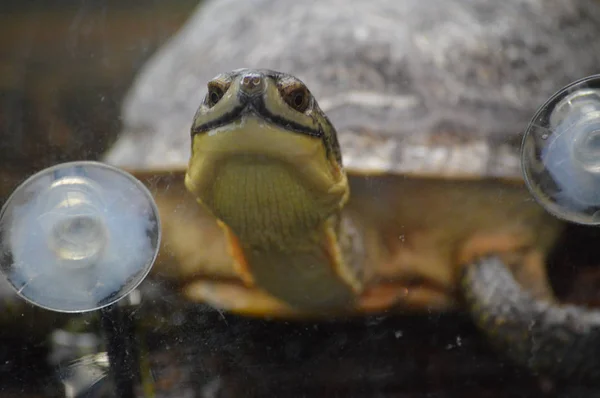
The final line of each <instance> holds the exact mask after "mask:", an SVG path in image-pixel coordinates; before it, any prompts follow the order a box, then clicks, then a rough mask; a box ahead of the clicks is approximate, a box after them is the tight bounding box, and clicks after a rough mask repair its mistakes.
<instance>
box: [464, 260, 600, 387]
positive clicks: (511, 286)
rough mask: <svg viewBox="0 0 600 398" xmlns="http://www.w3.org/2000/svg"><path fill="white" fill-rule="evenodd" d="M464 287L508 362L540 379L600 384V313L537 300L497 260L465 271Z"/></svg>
mask: <svg viewBox="0 0 600 398" xmlns="http://www.w3.org/2000/svg"><path fill="white" fill-rule="evenodd" d="M461 286H462V290H463V294H464V298H465V301H466V305H467V308H468V311H469V312H470V313H471V315H472V316H473V318H474V320H475V322H476V323H477V325H478V326H479V328H481V329H482V330H483V332H484V333H486V334H487V336H488V338H489V339H490V341H491V342H492V344H494V345H495V346H496V347H497V348H499V349H500V350H501V351H502V352H504V353H505V354H507V355H508V356H509V357H510V358H512V359H513V360H515V361H516V362H518V363H519V364H521V365H523V366H525V367H527V368H529V369H531V370H532V371H533V372H535V373H537V374H539V375H543V376H551V377H553V378H556V379H561V380H568V381H569V382H571V383H572V382H574V381H575V382H578V383H583V384H586V383H589V384H598V383H600V356H599V355H597V354H598V352H599V348H600V311H593V310H588V309H584V308H580V307H577V306H571V305H560V304H556V303H552V302H550V301H546V300H543V299H538V298H535V297H534V295H532V294H531V292H529V291H526V290H525V289H523V288H522V287H521V286H520V285H519V284H518V283H517V282H516V280H515V278H514V277H513V275H512V274H511V272H510V271H509V268H508V267H507V266H506V265H505V264H504V262H503V261H502V260H501V259H500V258H499V257H498V256H488V257H483V258H480V259H479V260H477V261H474V262H472V263H471V264H469V265H467V266H466V267H465V268H464V270H463V275H462V279H461Z"/></svg>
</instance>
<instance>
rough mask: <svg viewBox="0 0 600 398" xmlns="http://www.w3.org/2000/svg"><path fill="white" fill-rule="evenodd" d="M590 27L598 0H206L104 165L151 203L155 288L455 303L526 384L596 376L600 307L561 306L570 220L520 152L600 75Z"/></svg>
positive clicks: (246, 312) (169, 49) (264, 313)
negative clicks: (156, 241)
mask: <svg viewBox="0 0 600 398" xmlns="http://www.w3.org/2000/svg"><path fill="white" fill-rule="evenodd" d="M559 32H560V33H559ZM599 33H600V5H599V4H596V2H595V1H586V0H584V1H582V0H545V1H542V0H507V1H504V2H497V1H495V0H430V1H427V2H423V1H420V0H408V1H404V2H397V1H395V0H373V1H369V2H363V1H359V0H320V1H305V2H296V1H294V0H277V1H276V0H219V1H217V0H207V1H204V2H203V3H201V5H199V8H198V9H197V10H196V11H195V13H194V14H193V15H192V16H191V17H190V19H189V20H188V21H187V22H186V24H185V25H184V27H183V28H182V29H181V31H180V32H178V33H177V34H176V35H175V36H174V37H172V38H171V39H170V40H169V42H168V43H167V44H166V45H165V46H164V47H163V48H161V49H160V50H159V51H158V52H157V53H156V54H155V55H154V56H153V57H152V59H151V60H150V61H149V62H148V63H147V64H146V65H145V66H144V68H143V69H142V71H141V72H140V74H139V75H138V77H137V78H136V81H135V83H134V85H133V86H132V88H131V89H130V91H129V93H128V95H127V97H126V99H125V101H124V105H123V128H122V131H121V134H120V136H119V139H118V141H117V142H116V144H115V146H113V147H112V148H110V150H109V151H108V152H107V154H106V156H105V158H104V161H106V162H108V163H110V164H113V165H116V166H118V167H121V168H123V169H126V170H128V171H130V172H131V173H133V174H134V175H135V176H136V177H138V178H140V179H141V180H142V181H144V182H145V183H146V184H147V185H148V187H149V188H150V189H151V191H152V192H153V195H154V197H155V199H156V201H157V204H158V207H159V209H160V212H161V219H162V228H163V242H162V247H161V250H160V253H159V256H158V260H157V263H156V264H155V267H154V271H153V277H155V278H162V279H165V278H166V279H169V280H172V281H175V283H176V284H177V286H179V287H180V288H181V292H182V295H183V296H184V297H185V298H186V299H187V300H190V301H191V302H198V303H205V304H209V305H210V306H213V307H215V308H218V309H220V310H225V311H228V312H231V313H236V314H240V315H243V316H248V317H263V318H264V317H267V318H275V319H295V320H298V321H304V320H307V319H329V318H331V317H350V316H361V315H365V314H371V313H381V312H387V313H394V312H398V313H423V312H448V311H461V310H462V311H465V312H467V313H468V314H470V315H471V316H472V318H473V321H474V322H475V323H476V324H477V325H478V326H479V327H480V329H481V330H482V331H483V332H484V334H485V335H486V336H487V337H488V338H489V339H490V341H491V342H492V343H493V344H494V345H496V346H497V347H498V348H499V349H500V350H502V351H503V352H504V353H505V354H507V355H509V356H511V357H512V358H513V359H514V360H516V361H517V362H518V363H520V364H522V365H524V366H528V367H529V368H530V369H532V370H533V371H535V372H539V373H541V374H549V375H552V376H555V377H559V378H570V379H573V378H580V379H585V378H588V379H589V378H591V379H593V376H594V375H596V374H597V372H598V368H599V366H598V363H597V360H595V359H594V358H591V357H590V356H588V355H586V350H587V349H588V346H590V345H592V344H593V342H594V339H597V336H598V334H597V331H598V329H597V327H596V325H597V323H598V315H597V313H596V312H594V311H593V310H591V309H585V308H579V307H568V306H567V307H565V306H564V305H563V304H561V303H559V302H558V301H557V299H556V298H555V296H554V295H553V291H552V287H551V285H550V283H549V282H548V277H547V270H546V261H547V257H548V253H549V252H550V250H551V249H552V248H553V247H554V245H556V242H557V239H558V237H559V236H560V235H561V233H562V231H563V228H564V223H563V222H561V221H559V220H557V219H555V218H554V217H552V216H550V215H548V214H547V213H546V212H545V211H544V210H543V209H542V207H541V206H539V205H538V204H537V203H536V201H535V200H533V199H532V197H531V196H530V195H529V193H528V191H527V189H526V187H525V185H524V183H523V179H522V176H521V169H520V163H519V146H520V143H521V139H522V132H523V130H524V129H525V127H526V126H527V123H528V122H529V120H530V118H531V117H532V115H533V114H534V112H535V110H536V108H537V107H538V106H539V105H541V104H542V103H543V102H544V101H545V99H546V98H547V97H548V96H550V95H551V94H552V93H553V92H554V91H556V90H558V89H559V88H560V87H561V86H562V85H565V84H567V83H569V82H571V81H573V80H576V79H579V78H580V77H582V76H585V75H588V74H591V73H593V72H594V71H596V70H597V65H598V62H599V61H600V55H598V54H600V51H597V50H600V43H599V42H598V41H597V40H595V38H596V37H597V36H598V34H599ZM581 43H586V45H585V46H582V45H581ZM573 60H576V62H573ZM575 349H576V350H575ZM573 350H574V351H573ZM557 355H558V356H559V358H563V357H564V359H565V360H564V361H557V360H556V358H557ZM561 356H562V357H561Z"/></svg>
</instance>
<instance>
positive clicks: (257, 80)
mask: <svg viewBox="0 0 600 398" xmlns="http://www.w3.org/2000/svg"><path fill="white" fill-rule="evenodd" d="M241 85H242V90H244V91H246V92H256V91H258V90H260V89H261V88H262V86H263V79H262V78H261V76H259V75H256V74H253V73H251V74H248V75H246V76H244V77H243V78H242V84H241Z"/></svg>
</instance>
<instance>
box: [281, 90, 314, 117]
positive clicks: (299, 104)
mask: <svg viewBox="0 0 600 398" xmlns="http://www.w3.org/2000/svg"><path fill="white" fill-rule="evenodd" d="M281 91H282V93H281V94H282V97H283V100H284V101H285V102H286V103H287V104H288V105H289V106H290V107H291V108H293V109H295V110H296V111H298V112H301V113H304V112H306V110H307V109H308V106H309V105H310V93H309V92H308V90H307V89H306V87H304V86H295V87H290V88H287V89H286V88H283V89H281Z"/></svg>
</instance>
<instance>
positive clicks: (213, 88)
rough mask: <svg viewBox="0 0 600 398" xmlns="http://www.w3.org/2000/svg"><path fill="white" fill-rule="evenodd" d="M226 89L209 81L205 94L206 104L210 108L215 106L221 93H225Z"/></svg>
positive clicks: (221, 95) (221, 96)
mask: <svg viewBox="0 0 600 398" xmlns="http://www.w3.org/2000/svg"><path fill="white" fill-rule="evenodd" d="M225 91H226V89H225V88H224V87H222V86H221V85H220V84H217V83H213V82H211V83H209V84H208V94H207V95H206V104H207V105H208V106H209V107H210V108H212V107H213V106H215V105H216V104H217V103H218V102H219V101H220V100H221V98H223V95H225Z"/></svg>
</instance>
